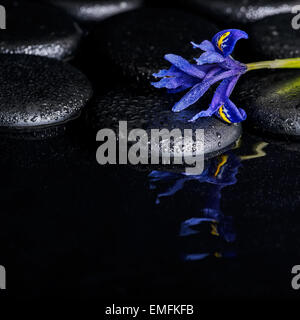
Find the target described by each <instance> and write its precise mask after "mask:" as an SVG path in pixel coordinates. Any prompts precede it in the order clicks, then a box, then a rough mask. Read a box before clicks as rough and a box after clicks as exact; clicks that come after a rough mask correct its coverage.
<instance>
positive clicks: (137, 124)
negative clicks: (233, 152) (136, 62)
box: [88, 89, 242, 157]
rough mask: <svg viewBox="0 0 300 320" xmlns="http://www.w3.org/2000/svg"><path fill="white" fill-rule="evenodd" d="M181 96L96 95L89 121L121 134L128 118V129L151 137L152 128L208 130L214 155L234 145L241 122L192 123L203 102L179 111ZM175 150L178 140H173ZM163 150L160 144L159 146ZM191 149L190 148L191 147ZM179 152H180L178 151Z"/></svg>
mask: <svg viewBox="0 0 300 320" xmlns="http://www.w3.org/2000/svg"><path fill="white" fill-rule="evenodd" d="M178 99H180V97H179V96H178V95H170V94H166V93H162V94H161V95H160V94H158V93H157V91H152V90H149V91H147V92H143V93H138V92H137V91H135V90H130V89H118V90H114V91H111V92H110V93H108V94H107V95H105V96H102V97H98V98H95V100H94V101H93V102H92V103H91V108H89V110H88V123H89V124H90V126H91V127H92V128H93V130H94V131H98V130H100V129H103V128H110V129H112V130H114V132H115V133H116V134H118V130H119V121H127V130H128V132H129V131H130V130H132V129H143V130H145V131H146V132H147V135H148V138H149V139H150V137H151V129H168V130H170V131H171V130H172V129H177V128H178V129H180V130H181V133H182V135H183V130H184V129H192V130H193V138H195V135H194V133H195V130H196V129H204V143H205V144H204V154H205V156H207V157H209V156H213V155H216V154H219V153H221V152H222V151H224V150H225V149H227V148H229V147H231V146H232V145H233V144H234V143H235V141H237V140H238V138H239V137H240V135H241V131H242V130H241V125H238V124H233V125H228V124H225V123H223V122H222V121H220V120H219V119H217V118H215V117H211V118H201V119H198V120H197V121H196V122H193V123H191V122H188V120H190V119H191V118H192V117H193V116H194V115H195V113H197V112H199V104H198V105H197V104H196V105H195V106H193V107H191V108H189V109H188V110H184V111H182V112H179V113H174V112H172V110H171V108H172V106H173V105H174V103H175V102H176V101H177V100H178ZM170 144H171V151H172V152H173V151H174V142H173V141H171V143H170ZM158 147H159V149H160V150H161V148H160V146H158ZM189 150H190V149H189ZM175 154H176V152H175Z"/></svg>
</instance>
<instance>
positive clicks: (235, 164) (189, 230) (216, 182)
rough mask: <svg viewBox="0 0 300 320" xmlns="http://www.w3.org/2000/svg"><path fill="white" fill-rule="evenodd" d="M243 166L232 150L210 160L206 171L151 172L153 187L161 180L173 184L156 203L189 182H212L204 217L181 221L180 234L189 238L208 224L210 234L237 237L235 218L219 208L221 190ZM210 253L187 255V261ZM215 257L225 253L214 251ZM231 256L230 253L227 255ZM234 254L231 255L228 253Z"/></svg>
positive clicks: (225, 238) (232, 240)
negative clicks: (193, 173)
mask: <svg viewBox="0 0 300 320" xmlns="http://www.w3.org/2000/svg"><path fill="white" fill-rule="evenodd" d="M240 166H241V161H240V159H239V158H238V157H237V156H236V155H234V154H233V153H228V154H226V155H222V156H220V157H218V158H215V159H212V160H211V161H209V163H208V165H207V166H206V168H205V170H204V171H203V173H202V174H200V175H186V174H185V173H174V172H164V171H152V172H151V173H150V174H149V178H150V188H151V189H156V187H157V184H159V183H160V182H163V183H168V184H169V185H170V186H169V187H168V189H167V190H166V191H165V192H161V193H159V194H158V195H157V199H156V203H157V204H159V203H160V199H161V198H162V197H170V196H173V195H174V194H176V193H177V192H178V191H180V190H182V189H183V188H184V185H185V183H186V182H188V181H197V182H199V183H209V184H212V191H211V192H210V193H209V195H208V196H207V200H206V204H205V207H204V208H203V209H202V210H201V212H202V216H201V217H193V218H190V219H188V220H185V221H184V222H183V223H182V224H181V229H180V233H179V235H180V236H181V237H187V236H192V235H196V234H199V232H200V231H199V230H197V229H196V228H197V227H199V226H200V225H202V224H206V223H209V224H210V228H211V234H212V235H213V236H217V237H220V239H222V240H224V241H226V242H227V243H232V242H234V241H235V239H236V235H235V232H234V230H233V221H232V220H233V219H232V217H228V216H225V215H224V214H223V213H222V211H221V209H220V200H221V190H222V188H224V187H225V186H229V185H233V184H235V183H236V181H237V180H236V174H237V173H238V169H239V167H240ZM209 255H210V253H201V254H196V255H194V254H192V255H185V257H184V259H185V260H199V259H202V258H205V257H207V256H209ZM214 255H215V256H216V257H220V256H224V254H223V253H222V254H221V253H214ZM227 255H228V254H227ZM230 255H232V254H229V256H230Z"/></svg>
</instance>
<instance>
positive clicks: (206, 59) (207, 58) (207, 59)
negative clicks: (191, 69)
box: [195, 52, 225, 66]
mask: <svg viewBox="0 0 300 320" xmlns="http://www.w3.org/2000/svg"><path fill="white" fill-rule="evenodd" d="M224 60H225V58H224V57H223V56H222V55H221V54H220V53H217V52H204V53H202V54H201V56H200V57H199V58H198V59H195V61H196V62H197V64H198V65H200V66H201V65H203V64H206V63H208V64H212V63H221V62H223V61H224Z"/></svg>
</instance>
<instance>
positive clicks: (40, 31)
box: [0, 1, 82, 60]
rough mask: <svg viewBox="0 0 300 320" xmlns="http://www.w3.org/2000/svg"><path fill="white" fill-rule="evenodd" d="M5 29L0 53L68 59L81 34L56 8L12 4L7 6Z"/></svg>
mask: <svg viewBox="0 0 300 320" xmlns="http://www.w3.org/2000/svg"><path fill="white" fill-rule="evenodd" d="M6 11H7V27H6V29H5V30H1V33H0V53H5V54H6V53H12V54H15V53H17V54H28V55H38V56H46V57H49V58H55V59H60V60H67V59H70V58H72V57H73V56H74V55H75V53H76V50H77V49H78V47H79V44H80V41H81V38H82V31H81V29H80V28H79V26H78V25H77V24H76V23H75V22H74V21H73V20H72V18H71V17H69V16H68V15H67V14H65V13H64V12H63V11H61V10H60V9H57V8H54V7H52V6H48V5H41V4H30V3H22V2H19V1H14V2H12V3H11V4H10V5H8V7H7V9H6Z"/></svg>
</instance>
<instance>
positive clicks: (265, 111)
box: [235, 70, 300, 138]
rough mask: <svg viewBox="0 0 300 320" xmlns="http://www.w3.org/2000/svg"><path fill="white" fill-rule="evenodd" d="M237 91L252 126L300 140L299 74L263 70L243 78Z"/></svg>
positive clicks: (292, 71) (299, 72)
mask: <svg viewBox="0 0 300 320" xmlns="http://www.w3.org/2000/svg"><path fill="white" fill-rule="evenodd" d="M235 92H236V95H237V98H236V99H237V100H239V102H238V103H239V105H240V106H241V107H243V108H244V109H245V110H246V112H247V115H248V118H247V120H246V124H248V125H249V126H250V127H252V128H255V129H258V130H260V131H263V132H266V133H271V134H275V135H286V136H293V137H297V138H299V137H300V71H298V70H289V71H287V70H276V71H265V70H262V71H259V72H256V73H255V74H251V75H247V76H244V78H242V79H241V81H240V83H239V84H238V86H237V88H236V90H235Z"/></svg>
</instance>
